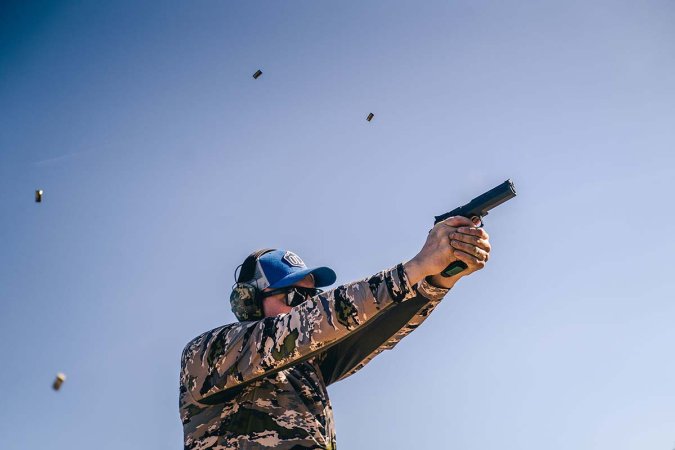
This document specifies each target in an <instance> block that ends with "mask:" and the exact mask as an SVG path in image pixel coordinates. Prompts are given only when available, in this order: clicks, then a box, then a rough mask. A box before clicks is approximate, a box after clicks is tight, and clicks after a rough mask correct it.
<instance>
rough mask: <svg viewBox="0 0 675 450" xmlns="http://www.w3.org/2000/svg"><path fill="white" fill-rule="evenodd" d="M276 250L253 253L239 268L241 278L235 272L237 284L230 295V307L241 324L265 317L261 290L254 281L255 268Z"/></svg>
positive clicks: (269, 249)
mask: <svg viewBox="0 0 675 450" xmlns="http://www.w3.org/2000/svg"><path fill="white" fill-rule="evenodd" d="M274 250H275V249H273V248H265V249H262V250H258V251H255V252H253V253H251V254H250V255H248V256H247V257H246V259H245V260H244V262H243V263H242V264H241V266H239V267H237V269H239V268H241V270H240V272H239V276H237V271H236V270H235V271H234V274H235V281H236V282H235V284H234V286H233V287H232V293H231V294H230V306H231V307H232V312H233V313H234V315H235V317H236V318H237V320H239V321H240V322H246V321H249V320H259V319H262V318H263V317H264V313H263V307H262V298H261V296H260V289H259V288H258V286H257V285H256V283H255V280H254V277H255V267H256V263H257V262H258V258H260V257H261V256H262V255H264V254H265V253H269V252H273V251H274Z"/></svg>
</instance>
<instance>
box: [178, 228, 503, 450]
mask: <svg viewBox="0 0 675 450" xmlns="http://www.w3.org/2000/svg"><path fill="white" fill-rule="evenodd" d="M473 225H474V224H473V223H472V222H471V221H470V220H468V219H466V218H464V217H451V218H449V219H447V220H445V221H443V222H439V223H438V224H436V226H434V228H433V229H432V230H431V231H430V232H429V234H428V236H427V239H426V242H425V243H424V246H423V247H422V249H421V250H420V252H419V253H418V254H417V255H416V256H415V257H414V258H413V259H411V260H410V261H408V262H406V263H404V264H398V265H397V266H395V267H393V268H392V269H389V270H385V271H382V272H379V273H377V274H375V275H373V276H371V277H369V278H367V279H365V280H362V281H357V282H353V283H348V284H345V285H342V286H339V287H337V288H335V289H332V290H330V291H328V292H325V293H324V292H322V291H321V289H317V288H318V287H324V286H328V285H331V284H333V283H334V282H335V279H336V277H335V273H334V272H333V271H332V270H331V269H329V268H327V267H319V268H315V269H308V268H307V267H306V266H305V264H304V263H303V262H302V260H301V259H300V258H299V257H298V256H297V255H295V254H294V253H291V252H286V251H284V250H263V251H259V252H256V253H254V254H252V255H250V256H249V257H248V258H246V260H245V261H244V263H243V264H242V270H241V272H240V274H239V277H238V278H237V284H236V285H235V286H234V288H233V292H232V295H231V297H230V301H231V304H232V310H233V312H234V313H235V316H237V319H239V321H240V322H239V323H234V324H230V325H225V326H222V327H219V328H216V329H214V330H211V331H209V332H207V333H204V334H202V335H201V336H199V337H197V338H195V339H194V340H192V341H191V342H190V343H189V344H188V345H187V346H186V347H185V350H184V351H183V356H182V360H181V375H180V402H179V403H180V415H181V419H182V422H183V429H184V444H185V449H193V450H197V449H198V450H204V449H268V448H274V449H277V450H279V449H295V450H299V449H331V450H334V449H335V448H336V443H335V430H334V426H333V414H332V409H331V406H330V402H329V400H328V393H327V391H326V386H327V385H329V384H331V383H334V382H335V381H338V380H341V379H344V378H346V377H348V376H349V375H351V374H353V373H354V372H356V371H357V370H359V369H360V368H362V367H363V366H364V365H365V364H367V363H368V362H369V361H370V360H371V359H372V358H374V357H375V356H376V355H378V354H379V353H380V352H382V350H385V349H391V348H393V347H394V345H396V343H398V342H399V341H400V340H401V339H402V338H403V337H405V336H406V335H408V334H409V333H410V332H411V331H412V330H414V329H415V328H416V327H417V326H419V324H420V323H422V322H423V321H424V320H425V319H426V317H427V316H428V315H429V314H430V313H431V311H432V310H433V309H434V308H435V307H436V306H437V305H438V303H439V302H440V301H441V299H442V298H443V297H444V296H445V294H446V293H447V292H448V290H449V289H450V288H452V286H453V285H454V284H455V283H456V282H457V280H459V279H460V278H462V277H464V276H467V275H469V274H471V273H473V272H475V271H477V270H479V269H482V268H483V267H484V266H485V263H486V262H487V260H488V257H489V252H490V243H489V241H488V239H489V237H488V235H487V233H486V232H485V231H484V230H483V229H482V228H476V227H474V226H473ZM458 259H459V260H461V261H464V262H465V263H466V264H467V266H468V268H467V269H465V270H464V271H463V272H461V273H459V274H457V275H455V276H453V277H448V278H445V277H442V276H441V275H440V272H441V271H443V270H444V269H445V268H446V267H447V266H448V265H449V264H450V263H452V262H453V261H456V260H458Z"/></svg>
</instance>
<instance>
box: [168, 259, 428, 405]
mask: <svg viewBox="0 0 675 450" xmlns="http://www.w3.org/2000/svg"><path fill="white" fill-rule="evenodd" d="M414 295H415V291H414V290H413V289H412V287H411V286H410V284H409V282H408V278H407V276H406V274H405V271H404V270H403V265H402V264H399V265H397V266H396V267H394V268H392V269H389V270H385V271H383V272H380V273H377V274H375V275H373V276H372V277H370V278H367V279H365V280H362V281H358V282H354V283H349V284H345V285H342V286H339V287H337V288H335V289H332V290H330V291H327V292H325V293H322V294H320V295H317V296H315V297H313V298H311V299H309V300H307V301H306V302H304V303H302V304H301V305H299V306H296V307H294V308H293V309H292V310H291V311H290V312H289V313H287V314H281V315H278V316H274V317H266V318H264V319H262V320H259V321H255V322H243V323H236V324H232V325H228V326H224V327H220V328H216V329H215V330H212V331H209V332H207V333H204V334H202V335H201V336H199V337H197V338H196V339H194V340H193V341H192V342H190V343H189V344H188V345H187V346H186V348H185V350H184V351H183V357H182V361H181V395H182V396H183V395H184V396H185V398H182V399H181V404H182V403H184V402H185V403H196V404H200V403H205V404H208V403H212V402H213V401H218V400H217V398H215V399H214V396H216V395H217V394H219V393H222V392H224V391H227V390H231V389H233V388H237V387H240V386H242V385H245V384H247V383H250V382H252V381H255V380H258V379H260V378H262V377H265V376H266V375H269V374H272V373H275V372H277V371H280V370H283V369H285V368H288V367H290V366H292V365H294V364H297V363H298V362H301V361H305V360H307V359H309V358H311V357H313V356H316V355H317V354H319V353H320V352H322V351H324V350H325V349H326V348H328V347H329V346H331V345H333V344H335V343H337V342H338V341H340V340H341V339H343V338H345V337H347V336H349V334H350V333H353V332H354V331H356V330H358V329H359V328H360V327H362V326H363V325H364V324H365V323H367V322H368V321H370V320H371V319H373V318H374V317H376V316H377V315H378V314H379V313H380V312H381V311H383V310H385V309H386V308H387V307H389V306H390V305H392V304H397V303H400V302H403V301H405V300H407V299H410V298H412V297H413V296H414Z"/></svg>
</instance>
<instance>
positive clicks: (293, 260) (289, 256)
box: [283, 252, 305, 267]
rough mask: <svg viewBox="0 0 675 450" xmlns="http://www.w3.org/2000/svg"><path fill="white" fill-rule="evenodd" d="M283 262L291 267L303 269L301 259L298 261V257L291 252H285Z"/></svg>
mask: <svg viewBox="0 0 675 450" xmlns="http://www.w3.org/2000/svg"><path fill="white" fill-rule="evenodd" d="M283 260H284V261H286V263H288V265H290V266H292V267H305V263H304V262H303V261H302V259H300V257H299V256H298V255H296V254H295V253H293V252H286V254H285V255H284V258H283Z"/></svg>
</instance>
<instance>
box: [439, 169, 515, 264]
mask: <svg viewBox="0 0 675 450" xmlns="http://www.w3.org/2000/svg"><path fill="white" fill-rule="evenodd" d="M515 196H516V187H515V186H514V185H513V181H511V180H510V179H509V180H506V181H505V182H503V183H502V184H500V185H499V186H497V187H495V188H492V189H490V190H489V191H487V192H486V193H484V194H481V195H479V196H478V197H476V198H474V199H473V200H471V201H470V202H469V203H467V204H466V205H464V206H460V207H458V208H455V209H453V210H452V211H450V212H446V213H445V214H441V215H440V216H435V218H434V225H436V224H437V223H438V222H440V221H442V220H445V219H447V218H448V217H452V216H463V217H466V218H468V219H471V221H472V222H474V223H476V222H479V223H480V225H478V224H477V225H478V226H479V227H482V226H483V217H485V216H487V215H488V211H490V210H491V209H492V208H494V207H496V206H499V205H501V204H502V203H504V202H505V201H507V200H511V199H512V198H513V197H515ZM467 267H468V266H467V265H466V263H465V262H464V261H459V260H457V261H455V262H453V263H451V264H450V265H449V266H448V267H446V268H445V269H444V270H443V271H442V272H441V275H442V276H444V277H451V276H453V275H457V274H458V273H460V272H461V271H463V270H464V269H466V268H467Z"/></svg>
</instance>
